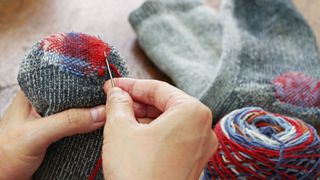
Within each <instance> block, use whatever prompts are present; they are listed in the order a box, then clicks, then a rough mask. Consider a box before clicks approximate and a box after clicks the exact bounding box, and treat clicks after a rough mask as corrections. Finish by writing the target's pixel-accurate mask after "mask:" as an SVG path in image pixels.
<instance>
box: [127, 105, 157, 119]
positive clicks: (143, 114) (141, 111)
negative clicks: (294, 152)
mask: <svg viewBox="0 0 320 180" xmlns="http://www.w3.org/2000/svg"><path fill="white" fill-rule="evenodd" d="M133 109H134V114H135V117H136V118H152V119H155V118H157V117H158V116H160V114H161V113H162V112H161V111H160V110H159V109H157V108H155V107H154V106H151V105H147V104H144V103H140V102H133Z"/></svg>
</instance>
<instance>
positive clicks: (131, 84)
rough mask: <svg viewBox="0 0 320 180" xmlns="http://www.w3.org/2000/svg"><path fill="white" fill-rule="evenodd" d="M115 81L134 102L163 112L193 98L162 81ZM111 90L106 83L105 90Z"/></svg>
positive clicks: (119, 79)
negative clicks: (151, 106)
mask: <svg viewBox="0 0 320 180" xmlns="http://www.w3.org/2000/svg"><path fill="white" fill-rule="evenodd" d="M115 81H116V83H117V86H118V87H120V88H121V89H123V90H124V91H126V92H128V93H129V95H130V96H131V97H132V98H133V100H135V101H139V102H142V103H145V104H149V105H153V106H155V107H156V108H157V109H159V110H160V111H162V112H164V111H166V110H167V109H168V108H170V107H172V106H174V105H177V104H180V103H183V102H184V101H185V100H187V99H190V98H191V97H190V96H188V95H187V94H186V93H184V92H183V91H181V90H179V89H177V88H175V87H173V86H171V85H169V84H168V83H165V82H162V81H156V80H135V79H130V78H116V79H115ZM110 88H111V85H110V83H108V82H106V83H105V86H104V89H105V90H106V91H108V90H109V89H110Z"/></svg>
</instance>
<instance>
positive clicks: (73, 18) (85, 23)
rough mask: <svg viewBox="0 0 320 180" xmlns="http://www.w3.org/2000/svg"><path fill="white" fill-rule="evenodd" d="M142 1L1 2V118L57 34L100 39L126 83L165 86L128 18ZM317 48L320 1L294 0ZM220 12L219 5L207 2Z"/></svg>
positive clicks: (22, 0)
mask: <svg viewBox="0 0 320 180" xmlns="http://www.w3.org/2000/svg"><path fill="white" fill-rule="evenodd" d="M144 1H145V0H82V1H79V0H41V1H36V0H0V117H1V116H2V114H3V111H4V110H5V109H6V108H7V106H8V104H9V103H10V101H11V100H12V98H13V97H14V94H15V93H16V91H17V90H18V89H19V87H18V84H17V80H16V77H17V73H18V68H19V63H20V61H21V59H22V58H23V56H24V54H25V53H26V52H27V51H28V49H29V48H30V47H31V46H32V45H33V44H34V43H35V42H37V41H39V40H40V39H42V38H44V37H46V36H49V35H51V34H53V33H58V32H70V31H75V32H83V33H87V34H90V35H96V36H98V35H99V36H100V38H101V39H103V40H104V41H106V42H108V43H110V44H112V45H113V46H115V47H116V48H117V49H118V50H119V51H120V53H121V54H122V57H123V58H124V59H125V60H126V61H127V63H128V66H129V69H130V71H131V77H135V78H152V79H158V80H164V81H168V82H170V80H169V78H168V77H166V76H165V75H164V74H163V73H162V72H160V71H159V70H158V69H157V68H156V67H155V66H154V65H153V64H152V63H151V61H149V60H148V58H147V57H146V55H145V54H144V53H143V51H142V50H141V49H140V48H139V46H138V44H137V41H136V35H135V33H134V32H133V29H132V28H131V26H130V25H129V22H128V16H129V13H130V12H132V11H133V10H134V9H136V8H138V7H139V6H140V5H141V4H142V3H143V2H144ZM293 2H294V3H295V4H296V6H297V8H298V9H299V10H300V12H301V13H302V14H303V15H304V17H305V19H306V20H307V21H308V23H309V24H310V25H311V27H312V28H313V30H314V32H315V33H316V36H317V39H318V43H319V42H320V11H319V8H320V0H293ZM206 3H207V4H208V5H209V6H211V7H212V8H214V9H217V10H218V9H219V4H220V0H206Z"/></svg>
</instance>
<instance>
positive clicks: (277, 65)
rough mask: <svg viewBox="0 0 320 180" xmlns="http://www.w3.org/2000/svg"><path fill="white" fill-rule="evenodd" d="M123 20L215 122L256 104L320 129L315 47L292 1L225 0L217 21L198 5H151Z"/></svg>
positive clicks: (172, 0)
mask: <svg viewBox="0 0 320 180" xmlns="http://www.w3.org/2000/svg"><path fill="white" fill-rule="evenodd" d="M129 20H130V22H131V24H132V26H133V27H134V29H135V31H136V32H137V35H138V41H139V43H140V45H141V47H142V48H143V49H144V51H145V52H146V53H147V55H148V56H149V57H150V59H151V60H152V61H153V62H154V63H155V64H156V65H157V66H158V67H159V68H160V69H161V70H162V71H164V72H165V73H167V74H168V75H169V76H170V77H171V78H172V79H173V81H174V82H175V83H176V84H177V86H178V87H180V88H182V89H183V90H185V91H186V92H188V93H189V94H191V95H193V96H195V97H197V98H199V99H200V100H201V101H202V102H204V103H205V104H206V105H208V106H209V107H210V108H211V109H212V110H213V114H214V121H217V120H218V119H220V118H221V117H222V116H224V115H225V114H226V113H228V112H231V111H232V110H235V109H238V108H241V107H246V106H259V107H262V108H264V109H265V110H267V111H270V112H273V113H281V114H284V115H289V116H295V117H298V118H300V119H302V120H304V121H306V122H308V123H310V124H313V125H319V124H320V121H319V117H320V109H319V108H320V83H319V79H320V72H319V69H320V59H319V54H318V49H317V46H316V42H315V38H314V35H313V33H312V31H311V29H310V28H309V26H308V25H307V24H306V22H305V20H304V19H303V17H302V16H301V15H300V14H299V13H298V12H297V10H296V9H295V7H294V6H293V4H292V3H291V1H290V0H272V1H271V0H252V1H248V0H223V4H222V8H221V12H220V14H219V17H218V18H217V16H216V15H215V13H213V11H212V10H210V9H209V8H208V7H206V6H204V5H203V4H202V3H201V2H200V1H198V0H187V1H183V2H181V1H179V0H160V1H159V0H158V1H155V0H150V1H147V2H145V3H144V4H143V5H142V6H141V7H140V8H139V9H137V10H136V11H134V12H133V13H132V14H131V16H130V18H129ZM219 22H220V23H219ZM220 24H221V25H220Z"/></svg>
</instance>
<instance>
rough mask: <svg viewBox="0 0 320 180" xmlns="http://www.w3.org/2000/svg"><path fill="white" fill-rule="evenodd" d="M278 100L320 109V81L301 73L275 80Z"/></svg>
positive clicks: (280, 76) (289, 74) (285, 75)
mask: <svg viewBox="0 0 320 180" xmlns="http://www.w3.org/2000/svg"><path fill="white" fill-rule="evenodd" d="M272 82H273V84H274V87H275V93H276V98H277V99H278V100H280V101H281V102H284V103H288V104H292V105H296V106H300V107H306V108H312V107H320V81H318V80H317V79H314V78H312V77H310V76H307V75H305V74H303V73H300V72H287V73H284V74H281V75H279V76H277V77H276V78H274V79H273V81H272Z"/></svg>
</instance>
